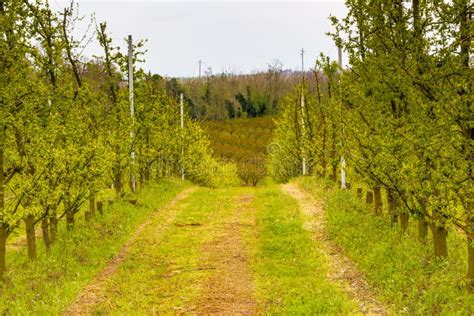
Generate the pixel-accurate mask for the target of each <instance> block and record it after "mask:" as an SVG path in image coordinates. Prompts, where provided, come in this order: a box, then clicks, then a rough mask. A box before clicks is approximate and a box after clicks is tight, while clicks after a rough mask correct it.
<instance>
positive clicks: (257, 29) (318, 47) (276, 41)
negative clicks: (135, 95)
mask: <svg viewBox="0 0 474 316" xmlns="http://www.w3.org/2000/svg"><path fill="white" fill-rule="evenodd" d="M49 1H50V3H51V6H52V8H53V9H58V8H59V7H63V6H64V3H65V0H49ZM76 2H77V3H78V4H79V9H80V13H81V15H90V14H92V13H94V12H95V16H96V20H97V22H102V21H107V27H108V31H109V33H111V35H112V38H113V40H114V44H115V46H121V47H124V48H125V47H126V45H125V42H124V38H126V37H127V35H128V34H131V35H133V37H134V40H136V39H139V38H147V39H148V43H147V45H146V48H147V49H148V53H147V55H146V57H145V58H146V63H145V64H144V65H143V68H144V69H145V70H147V71H148V70H151V72H152V73H158V74H161V75H167V76H178V77H181V76H187V77H188V76H197V75H198V60H199V59H202V61H203V73H204V69H206V68H208V67H210V68H212V72H213V73H220V72H222V71H224V70H232V71H233V72H237V73H248V72H251V71H255V70H263V69H266V68H267V65H268V64H269V63H271V62H272V61H274V60H276V59H278V60H280V61H281V62H282V63H283V67H284V68H285V69H286V68H291V69H300V67H301V66H300V65H301V56H300V50H301V48H304V49H305V51H306V53H305V66H306V68H307V67H309V66H312V65H314V60H315V58H316V57H317V56H318V55H319V52H324V53H325V54H327V55H329V56H330V57H332V58H333V59H336V58H337V49H336V48H335V47H334V44H333V42H332V40H331V39H330V38H329V37H328V36H326V35H325V33H326V32H328V31H332V26H331V24H330V22H329V20H328V17H329V15H335V16H337V17H343V16H344V15H345V13H346V9H345V6H344V1H343V0H324V1H305V2H296V1H285V2H283V1H258V2H255V1H254V2H250V1H245V2H244V1H224V0H222V1H207V2H203V1H189V0H188V1H186V2H182V1H151V0H149V1H132V0H129V1H112V0H103V1H97V0H96V1H94V0H76ZM83 23H84V25H85V24H86V22H83ZM81 29H84V27H81V28H78V30H77V33H78V34H77V35H78V36H79V33H81ZM84 52H85V54H86V55H87V56H92V55H93V54H95V55H102V54H101V50H100V48H99V47H98V44H97V43H96V41H95V40H94V42H93V43H91V44H89V46H88V47H87V48H86V50H85V51H84Z"/></svg>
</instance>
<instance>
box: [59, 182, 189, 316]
mask: <svg viewBox="0 0 474 316" xmlns="http://www.w3.org/2000/svg"><path fill="white" fill-rule="evenodd" d="M196 190H197V188H196V187H191V188H187V189H184V190H183V191H181V192H180V193H178V194H177V195H176V197H174V198H173V200H171V201H170V202H169V203H168V204H167V205H165V206H164V207H162V208H160V209H159V210H156V211H154V212H153V213H152V214H151V216H150V217H149V218H148V219H147V220H146V221H145V222H144V223H142V224H141V225H140V226H139V227H138V228H137V229H136V230H135V232H134V233H133V234H132V236H131V237H130V238H129V240H128V241H127V242H126V243H125V245H124V246H123V247H122V249H121V250H120V252H119V253H118V254H117V255H116V256H115V257H114V258H112V260H110V261H109V263H108V264H107V265H106V266H105V268H104V269H103V270H102V271H100V272H99V273H98V274H97V276H96V277H95V278H94V280H93V281H92V282H90V283H89V284H88V285H87V286H86V287H85V288H84V289H83V290H82V292H81V293H80V294H79V295H78V297H77V299H76V301H75V302H74V303H73V304H72V305H70V306H69V307H68V308H67V309H66V311H65V312H64V315H87V314H91V313H92V311H93V307H94V306H95V305H97V304H98V303H100V302H101V301H102V300H103V298H104V294H103V291H102V290H103V287H104V284H105V283H106V281H107V280H108V279H110V278H111V277H112V276H113V275H114V274H115V272H116V271H117V267H118V266H119V265H120V264H121V263H122V262H123V261H124V260H125V258H126V256H127V254H128V251H129V248H130V247H131V246H132V245H133V244H134V243H135V241H136V240H137V238H138V236H140V234H141V233H142V232H143V230H144V229H145V228H147V227H148V226H149V225H150V224H152V223H153V220H154V219H155V217H157V216H158V214H161V213H166V214H169V216H165V217H164V218H165V219H166V221H165V222H164V223H163V224H162V225H161V226H160V227H158V228H157V229H160V230H162V231H163V230H164V229H165V228H166V227H168V226H170V225H171V224H172V222H173V221H174V218H175V217H176V215H177V214H176V212H173V209H174V207H175V206H176V204H178V203H179V202H181V201H183V200H184V199H186V198H187V197H188V196H189V195H190V194H191V193H193V192H194V191H196Z"/></svg>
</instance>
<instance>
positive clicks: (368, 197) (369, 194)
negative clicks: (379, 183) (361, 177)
mask: <svg viewBox="0 0 474 316" xmlns="http://www.w3.org/2000/svg"><path fill="white" fill-rule="evenodd" d="M373 202H374V194H373V193H372V191H367V195H366V196H365V203H367V204H372V203H373Z"/></svg>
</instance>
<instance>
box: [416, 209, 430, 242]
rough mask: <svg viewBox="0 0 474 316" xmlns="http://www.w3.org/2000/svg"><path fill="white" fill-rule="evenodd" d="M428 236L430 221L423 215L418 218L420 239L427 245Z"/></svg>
mask: <svg viewBox="0 0 474 316" xmlns="http://www.w3.org/2000/svg"><path fill="white" fill-rule="evenodd" d="M427 237H428V223H427V222H426V219H425V217H424V216H423V215H421V217H420V218H419V219H418V240H419V241H420V242H421V243H422V244H424V245H426V238H427Z"/></svg>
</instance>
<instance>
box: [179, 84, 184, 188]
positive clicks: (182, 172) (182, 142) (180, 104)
mask: <svg viewBox="0 0 474 316" xmlns="http://www.w3.org/2000/svg"><path fill="white" fill-rule="evenodd" d="M179 114H180V119H181V180H184V161H183V159H184V100H183V93H181V94H180V95H179Z"/></svg>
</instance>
